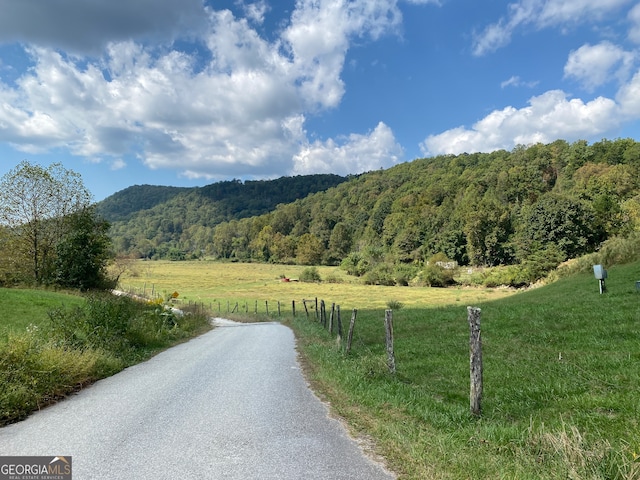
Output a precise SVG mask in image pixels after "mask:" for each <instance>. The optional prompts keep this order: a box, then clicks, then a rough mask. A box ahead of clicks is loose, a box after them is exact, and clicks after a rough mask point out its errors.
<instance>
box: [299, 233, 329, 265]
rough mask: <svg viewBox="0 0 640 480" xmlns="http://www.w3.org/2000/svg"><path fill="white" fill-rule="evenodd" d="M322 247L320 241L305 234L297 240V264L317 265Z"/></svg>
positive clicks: (313, 236) (320, 257)
mask: <svg viewBox="0 0 640 480" xmlns="http://www.w3.org/2000/svg"><path fill="white" fill-rule="evenodd" d="M323 253H324V247H323V245H322V241H320V239H319V238H317V237H316V236H315V235H312V234H310V233H305V234H304V235H302V236H301V237H300V240H298V248H297V249H296V254H297V260H298V263H301V264H302V265H318V264H319V263H320V261H321V260H322V254H323Z"/></svg>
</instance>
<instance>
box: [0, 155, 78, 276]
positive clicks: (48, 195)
mask: <svg viewBox="0 0 640 480" xmlns="http://www.w3.org/2000/svg"><path fill="white" fill-rule="evenodd" d="M90 201H91V195H90V193H89V192H88V190H87V189H86V188H85V187H84V185H83V183H82V180H81V178H80V175H79V174H77V173H75V172H72V171H70V170H66V169H65V168H63V167H62V165H61V164H59V163H54V164H51V165H50V166H49V167H48V168H44V167H42V166H40V165H32V164H30V163H29V162H27V161H23V162H21V163H20V164H19V165H18V166H17V167H16V168H14V169H13V170H11V171H10V172H8V173H7V174H6V175H4V176H3V177H2V179H1V180H0V223H1V224H2V225H4V226H6V227H8V228H9V231H10V232H11V234H12V235H14V236H15V238H16V240H17V242H16V243H15V247H16V248H17V249H18V252H16V253H18V254H24V255H25V256H27V257H28V259H29V261H28V271H24V272H23V274H24V276H25V279H28V280H30V281H31V282H33V283H36V284H40V283H43V282H45V281H50V280H51V276H52V274H53V263H54V254H55V246H56V244H57V242H58V241H59V240H60V239H61V238H62V236H63V235H64V233H65V231H64V227H65V219H66V218H67V216H68V215H71V214H73V213H74V212H78V211H80V210H82V209H83V208H86V207H88V206H89V205H90ZM22 270H24V269H22Z"/></svg>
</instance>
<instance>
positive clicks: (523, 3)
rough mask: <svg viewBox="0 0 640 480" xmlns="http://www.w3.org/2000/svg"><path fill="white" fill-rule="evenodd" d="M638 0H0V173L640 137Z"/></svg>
mask: <svg viewBox="0 0 640 480" xmlns="http://www.w3.org/2000/svg"><path fill="white" fill-rule="evenodd" d="M639 54H640V3H637V0H635V1H633V0H516V1H512V2H507V1H498V0H483V1H478V0H298V1H293V0H277V1H276V0H258V1H252V0H229V1H227V0H221V1H211V0H206V1H204V2H203V0H126V1H124V0H47V1H42V0H0V176H3V175H7V174H9V172H11V171H12V170H13V169H15V167H16V166H17V165H18V164H19V163H20V162H21V161H23V160H27V161H29V162H30V163H32V164H39V165H42V166H44V167H46V166H48V165H50V164H51V163H53V162H59V163H62V165H63V166H64V167H65V168H66V169H68V170H72V171H74V172H77V173H79V174H80V175H81V176H82V179H83V181H84V184H85V186H86V187H87V188H88V189H89V190H90V191H91V193H92V194H93V196H94V200H95V201H100V200H102V199H104V198H106V197H108V196H109V195H111V194H113V193H115V192H117V191H119V190H122V189H124V188H126V187H128V186H131V185H141V184H151V185H172V186H202V185H207V184H210V183H213V182H217V181H222V180H231V179H241V180H253V179H272V178H278V177H282V176H293V175H306V174H315V173H335V174H339V175H347V174H357V173H362V172H366V171H371V170H378V169H381V168H382V169H386V168H389V167H392V166H394V165H396V164H398V163H401V162H407V161H411V160H414V159H416V158H424V157H433V156H436V155H440V154H459V153H463V152H468V153H472V152H490V151H494V150H497V149H506V150H512V149H513V148H515V147H516V146H518V145H530V144H535V143H537V142H542V143H549V142H553V141H555V140H557V139H563V140H566V141H568V142H574V141H576V140H587V141H588V142H590V143H591V142H596V141H600V140H602V139H603V138H607V139H611V140H613V139H616V138H634V139H636V140H640V130H639V127H640V55H639Z"/></svg>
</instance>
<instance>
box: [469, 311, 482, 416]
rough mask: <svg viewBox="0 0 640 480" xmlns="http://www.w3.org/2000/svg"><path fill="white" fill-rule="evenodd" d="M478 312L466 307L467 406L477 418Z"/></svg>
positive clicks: (479, 409) (479, 386)
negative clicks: (467, 351)
mask: <svg viewBox="0 0 640 480" xmlns="http://www.w3.org/2000/svg"><path fill="white" fill-rule="evenodd" d="M480 312H481V310H480V309H479V308H476V307H467V317H468V319H469V332H470V333H469V366H470V380H471V390H470V396H469V405H470V407H471V413H472V414H473V415H476V416H479V415H480V414H481V413H482V405H481V403H482V339H481V335H480Z"/></svg>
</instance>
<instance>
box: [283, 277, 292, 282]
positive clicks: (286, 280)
mask: <svg viewBox="0 0 640 480" xmlns="http://www.w3.org/2000/svg"><path fill="white" fill-rule="evenodd" d="M282 281H283V282H289V281H290V280H289V279H288V278H287V277H285V278H283V279H282Z"/></svg>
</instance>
